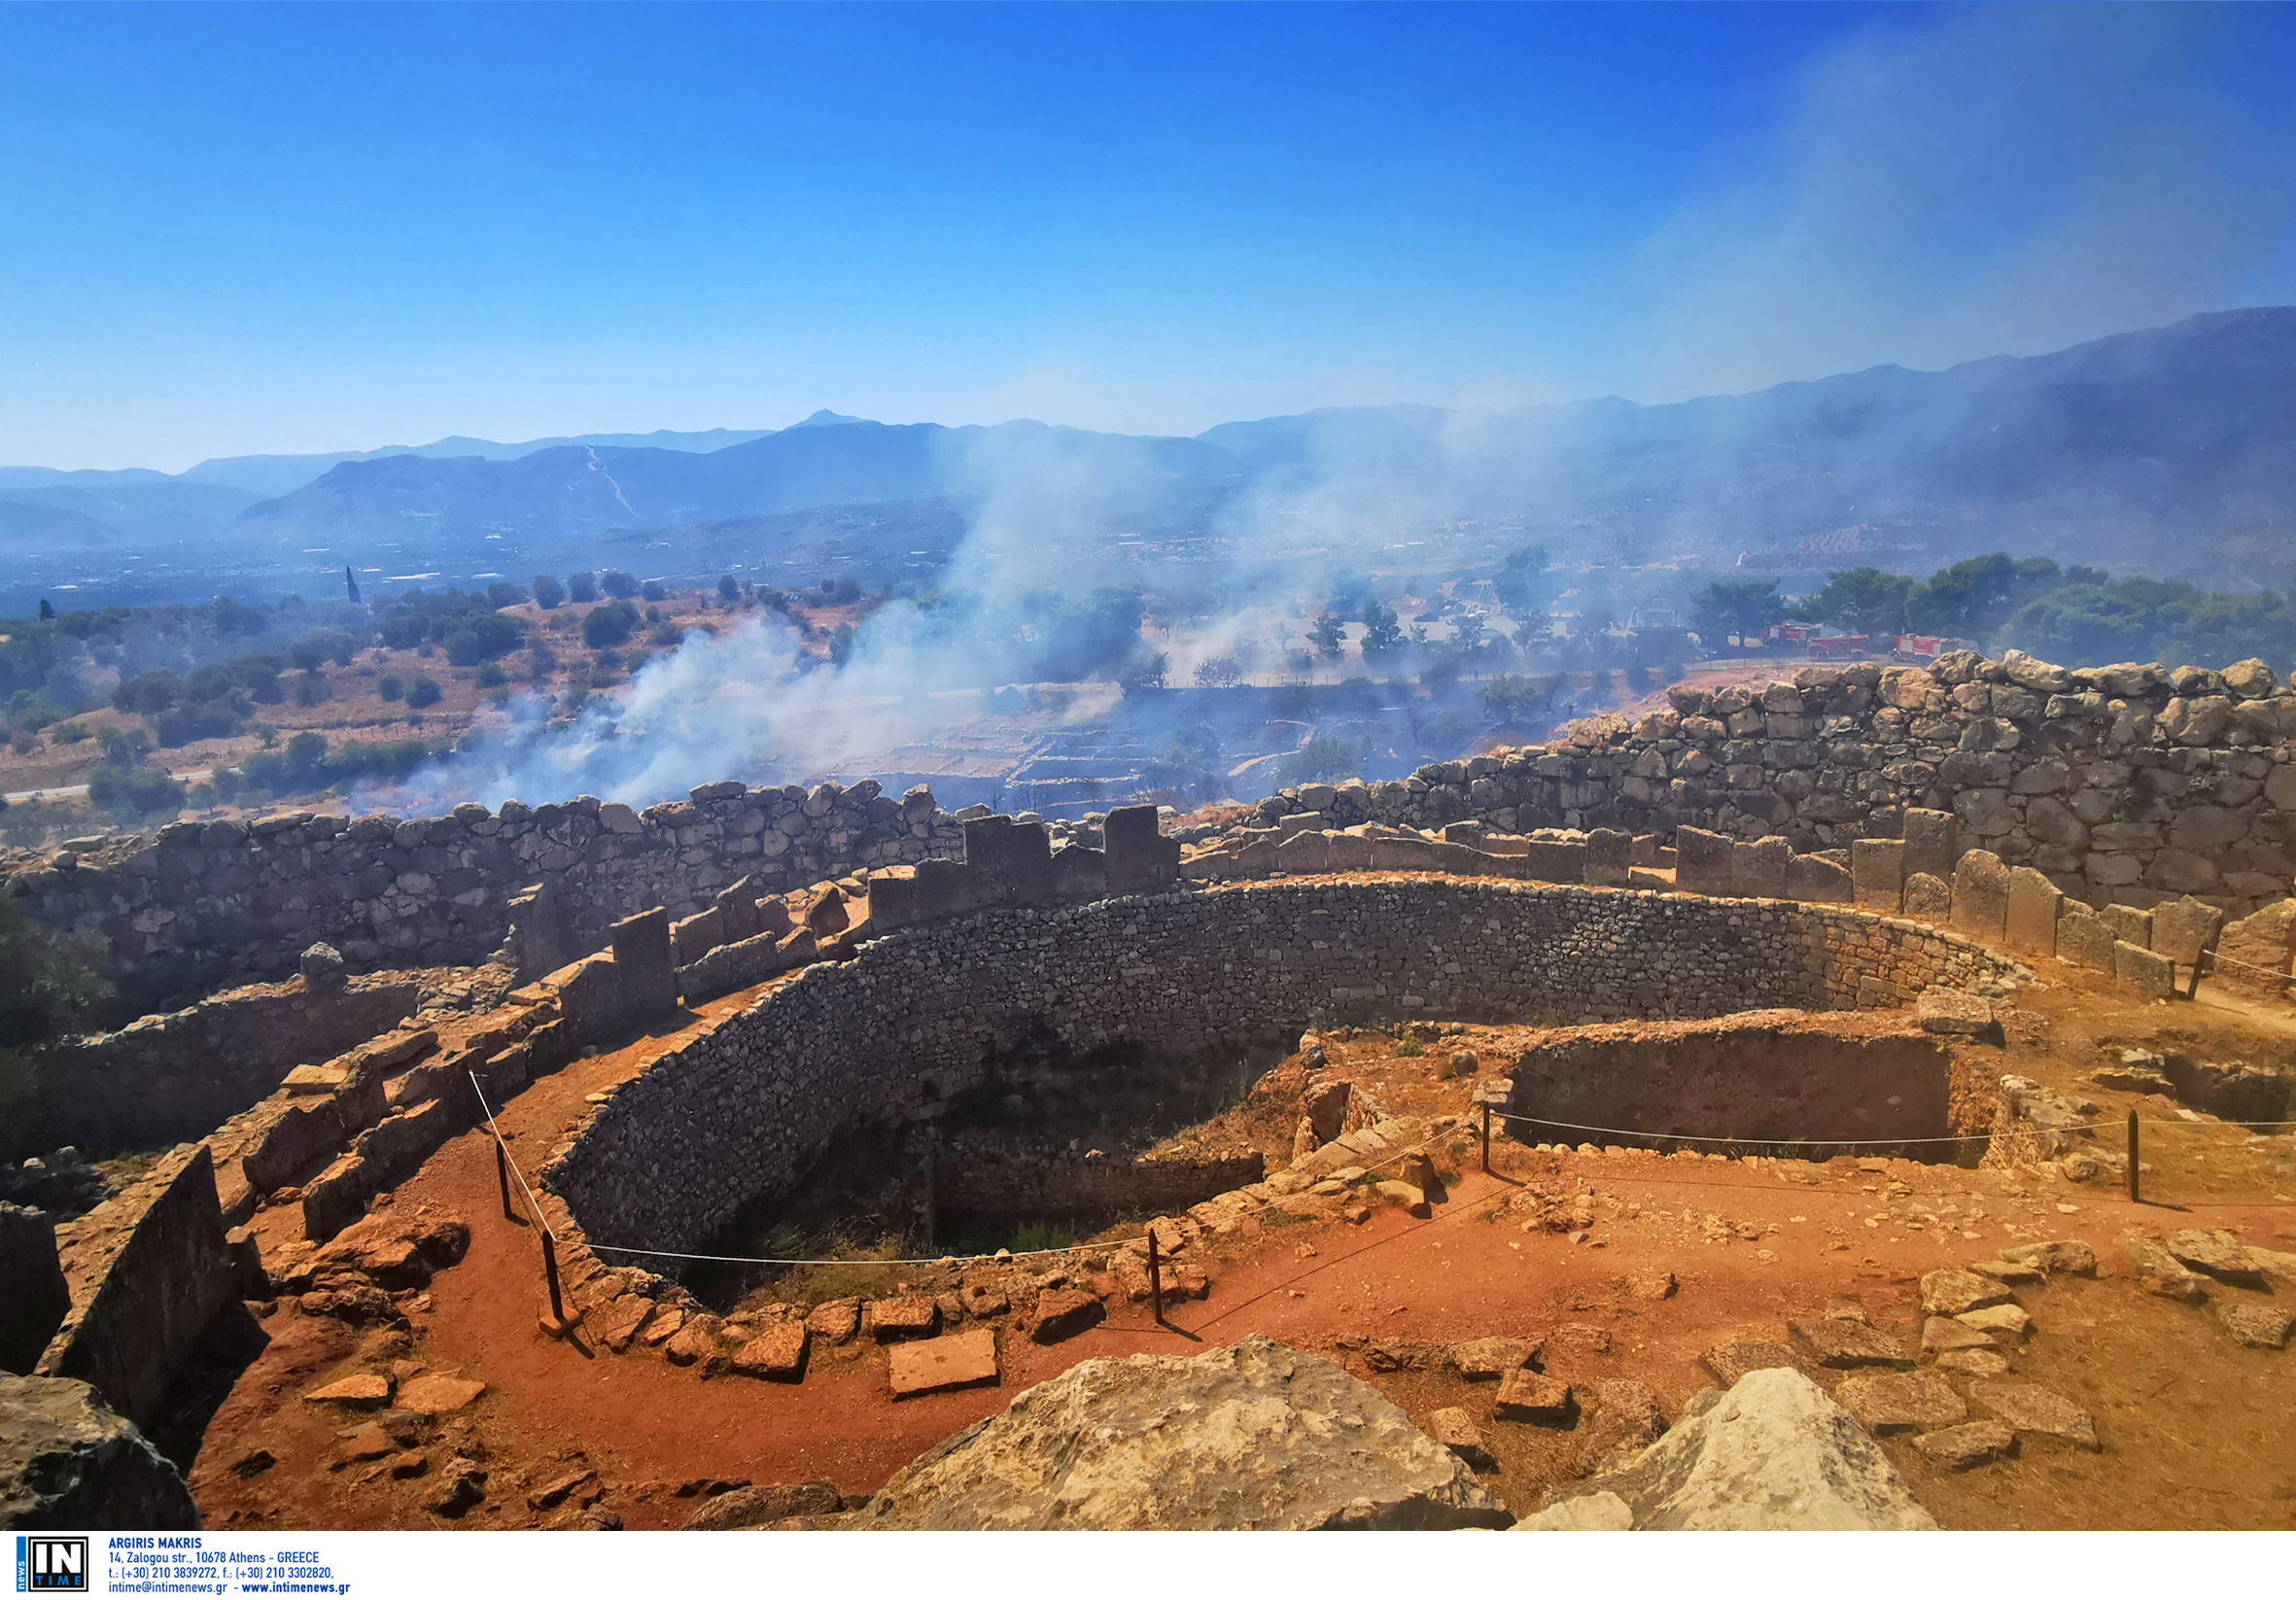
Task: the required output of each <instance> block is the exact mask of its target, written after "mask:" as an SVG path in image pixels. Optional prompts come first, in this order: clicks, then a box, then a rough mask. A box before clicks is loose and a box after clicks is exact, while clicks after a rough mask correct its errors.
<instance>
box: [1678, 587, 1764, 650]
mask: <svg viewBox="0 0 2296 1600" xmlns="http://www.w3.org/2000/svg"><path fill="white" fill-rule="evenodd" d="M1690 614H1691V618H1692V620H1693V622H1694V623H1695V624H1696V626H1697V629H1698V634H1699V637H1700V638H1702V639H1703V640H1705V641H1706V644H1707V647H1708V648H1709V649H1711V648H1713V647H1714V646H1715V645H1717V644H1720V643H1722V641H1723V640H1724V639H1726V638H1727V637H1729V636H1730V635H1731V634H1737V635H1740V636H1741V637H1743V636H1744V635H1747V634H1758V633H1760V632H1761V630H1762V625H1763V624H1764V623H1768V622H1776V621H1778V620H1780V619H1781V618H1783V617H1784V616H1785V615H1786V602H1785V601H1784V600H1783V599H1781V598H1780V597H1779V594H1778V581H1777V579H1775V578H1771V579H1769V580H1767V581H1762V580H1758V579H1754V578H1741V579H1729V578H1723V579H1718V580H1717V581H1715V582H1712V583H1709V584H1707V585H1706V587H1705V588H1703V589H1701V590H1699V591H1698V593H1697V596H1696V597H1695V598H1694V599H1693V600H1692V601H1691V602H1690Z"/></svg>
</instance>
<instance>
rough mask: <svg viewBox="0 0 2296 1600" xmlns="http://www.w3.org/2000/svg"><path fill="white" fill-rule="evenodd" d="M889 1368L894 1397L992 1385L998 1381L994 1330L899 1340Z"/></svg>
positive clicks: (976, 1329)
mask: <svg viewBox="0 0 2296 1600" xmlns="http://www.w3.org/2000/svg"><path fill="white" fill-rule="evenodd" d="M889 1371H890V1381H891V1385H892V1392H893V1398H894V1399H895V1400H905V1399H907V1398H909V1397H910V1396H911V1395H927V1394H937V1393H939V1392H940V1391H942V1390H944V1389H970V1388H975V1387H991V1386H993V1385H994V1384H995V1383H996V1382H997V1381H998V1374H997V1371H996V1333H995V1330H994V1329H991V1328H975V1329H973V1330H971V1331H969V1332H967V1333H961V1334H945V1335H943V1336H942V1337H941V1338H939V1339H918V1340H916V1341H914V1342H912V1343H908V1344H896V1345H894V1346H893V1348H892V1352H891V1357H890V1364H889Z"/></svg>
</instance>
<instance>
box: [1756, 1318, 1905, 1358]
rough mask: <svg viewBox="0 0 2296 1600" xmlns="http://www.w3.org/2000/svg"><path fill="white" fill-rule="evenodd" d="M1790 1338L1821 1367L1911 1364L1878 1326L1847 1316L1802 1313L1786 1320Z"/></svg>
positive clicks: (1903, 1352)
mask: <svg viewBox="0 0 2296 1600" xmlns="http://www.w3.org/2000/svg"><path fill="white" fill-rule="evenodd" d="M1786 1327H1787V1331H1788V1332H1789V1333H1791V1334H1792V1336H1793V1341H1794V1343H1795V1344H1797V1345H1799V1346H1800V1347H1801V1348H1802V1349H1803V1350H1804V1351H1805V1352H1806V1353H1807V1354H1808V1355H1809V1357H1810V1358H1811V1359H1812V1360H1814V1361H1816V1362H1817V1363H1818V1365H1819V1366H1821V1367H1834V1368H1853V1367H1911V1366H1912V1365H1913V1358H1912V1357H1910V1356H1908V1355H1907V1354H1906V1353H1905V1346H1904V1345H1902V1344H1900V1343H1898V1342H1897V1340H1896V1339H1892V1338H1891V1337H1890V1336H1889V1335H1888V1334H1885V1333H1883V1332H1882V1331H1881V1330H1880V1329H1879V1328H1873V1327H1869V1326H1867V1325H1866V1324H1865V1323H1862V1322H1853V1321H1852V1320H1850V1319H1849V1318H1848V1317H1806V1318H1800V1319H1796V1320H1795V1321H1792V1322H1789V1323H1788V1324H1787V1325H1786Z"/></svg>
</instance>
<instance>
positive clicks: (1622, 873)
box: [1584, 828, 1634, 888]
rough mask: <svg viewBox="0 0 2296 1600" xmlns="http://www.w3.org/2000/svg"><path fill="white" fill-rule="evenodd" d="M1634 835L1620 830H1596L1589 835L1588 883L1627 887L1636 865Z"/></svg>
mask: <svg viewBox="0 0 2296 1600" xmlns="http://www.w3.org/2000/svg"><path fill="white" fill-rule="evenodd" d="M1633 855H1634V835H1632V834H1630V833H1623V832H1621V831H1619V830H1618V829H1617V828H1594V829H1591V830H1589V831H1588V833H1587V835H1586V859H1585V867H1584V871H1585V882H1587V883H1589V884H1605V885H1608V886H1610V887H1614V888H1623V887H1625V886H1626V879H1627V874H1628V872H1629V871H1630V870H1631V869H1632V866H1633Z"/></svg>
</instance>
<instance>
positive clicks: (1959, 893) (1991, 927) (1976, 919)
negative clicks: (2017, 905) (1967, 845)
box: [1953, 850, 2045, 944]
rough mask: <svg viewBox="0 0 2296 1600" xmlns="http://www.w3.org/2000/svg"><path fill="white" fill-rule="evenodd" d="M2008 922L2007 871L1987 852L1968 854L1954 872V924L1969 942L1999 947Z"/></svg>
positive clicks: (1991, 853) (1999, 859)
mask: <svg viewBox="0 0 2296 1600" xmlns="http://www.w3.org/2000/svg"><path fill="white" fill-rule="evenodd" d="M2044 881H2045V880H2044ZM2008 922H2009V869H2008V868H2007V867H2005V866H2003V865H2002V864H2001V858H2000V856H1998V855H1996V854H1994V853H1993V852H1991V851H1989V850H1973V851H1970V852H1968V853H1966V855H1964V856H1963V857H1962V858H1961V860H1960V861H1959V862H1958V863H1957V864H1956V865H1955V867H1954V869H1953V925H1954V926H1955V927H1956V928H1959V929H1960V930H1961V931H1962V932H1964V933H1966V934H1967V935H1968V936H1969V937H1970V938H1972V939H1976V940H1979V941H1981V942H1983V943H1987V944H2000V942H2001V941H2002V939H2003V938H2004V937H2005V936H2006V934H2007V930H2008Z"/></svg>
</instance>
